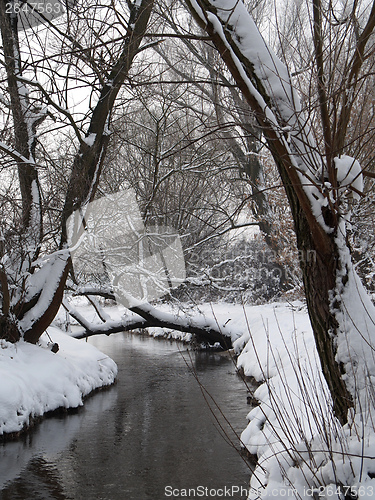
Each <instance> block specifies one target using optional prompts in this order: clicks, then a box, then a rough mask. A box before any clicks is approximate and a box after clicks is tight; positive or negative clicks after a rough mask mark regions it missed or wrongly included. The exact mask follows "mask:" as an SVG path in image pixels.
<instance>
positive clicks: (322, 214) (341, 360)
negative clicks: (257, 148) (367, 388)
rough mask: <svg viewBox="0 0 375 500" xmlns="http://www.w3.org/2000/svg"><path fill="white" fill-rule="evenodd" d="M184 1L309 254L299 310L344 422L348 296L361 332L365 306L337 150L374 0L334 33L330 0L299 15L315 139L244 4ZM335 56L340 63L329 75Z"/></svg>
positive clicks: (356, 170) (355, 356) (349, 169)
mask: <svg viewBox="0 0 375 500" xmlns="http://www.w3.org/2000/svg"><path fill="white" fill-rule="evenodd" d="M188 5H189V8H190V10H191V12H192V13H193V15H194V17H195V18H196V20H197V21H198V23H199V24H200V25H201V26H202V27H203V28H204V29H205V30H206V32H207V33H208V34H209V35H210V37H211V39H212V41H213V42H214V44H215V46H216V47H217V49H218V50H219V52H220V53H221V55H222V57H223V59H224V60H225V62H226V64H227V66H228V68H229V69H230V71H231V73H232V75H233V77H234V78H235V80H236V82H237V84H238V85H239V87H240V88H241V90H242V92H243V94H244V96H246V99H247V101H248V103H249V105H250V106H251V108H252V109H253V111H254V112H255V113H256V117H257V120H258V122H259V124H260V126H261V127H262V132H263V134H264V136H265V138H266V140H267V142H268V145H269V148H270V150H271V152H272V154H273V157H274V159H275V162H276V164H277V167H278V169H279V173H280V176H281V179H282V181H283V184H284V187H285V190H286V193H287V196H288V199H289V203H290V206H291V210H292V214H293V219H294V224H295V230H296V234H297V244H298V248H299V250H300V251H302V252H304V254H305V255H309V254H310V255H311V252H313V255H314V256H315V257H314V258H313V259H304V260H303V261H302V272H303V279H304V285H305V292H306V298H307V304H308V310H309V315H310V318H311V323H312V327H313V331H314V334H315V339H316V345H317V349H318V352H319V355H320V359H321V364H322V369H323V372H324V375H325V377H326V380H327V383H328V386H329V388H330V391H331V394H332V398H333V403H334V410H335V413H336V416H337V417H338V418H339V419H340V421H341V422H346V419H347V412H348V408H349V407H351V406H352V405H353V393H351V392H350V391H349V389H348V388H347V387H346V385H345V383H344V374H345V373H349V372H352V368H353V363H354V364H355V365H356V364H357V363H360V361H359V359H360V356H361V355H360V354H359V353H358V352H357V353H355V348H354V346H353V339H354V338H355V336H356V334H358V331H357V330H358V329H359V326H358V325H357V324H356V323H355V320H354V318H353V317H351V312H352V309H351V304H350V301H351V300H354V297H353V294H355V295H357V298H358V300H357V301H356V304H357V306H358V307H359V308H362V309H363V310H362V311H361V312H360V315H362V316H363V317H366V318H367V319H368V325H369V326H368V328H369V329H370V330H371V329H373V326H372V317H373V316H372V305H371V303H370V302H369V301H367V300H366V299H364V297H365V294H364V293H363V291H362V290H361V285H360V284H359V280H358V279H357V276H356V274H355V272H354V270H353V266H352V263H351V258H350V251H349V247H348V245H347V237H346V227H345V226H346V220H347V212H348V203H349V204H350V201H349V200H348V196H347V195H348V194H349V195H350V194H352V195H353V192H354V195H356V196H360V195H361V192H360V190H361V186H360V183H358V182H357V183H356V181H358V180H359V179H360V178H361V175H362V172H361V168H360V167H359V164H358V163H357V162H356V160H355V158H349V157H348V156H344V152H345V151H347V147H348V145H347V140H348V135H347V131H348V127H349V124H350V119H351V113H352V110H353V108H354V104H355V102H356V98H357V95H358V92H359V89H360V88H361V87H362V85H363V83H362V82H363V81H364V80H365V79H366V72H365V71H364V69H365V63H366V61H367V59H368V56H369V54H371V46H370V41H371V40H372V33H373V29H374V24H375V5H373V6H368V7H367V8H364V10H363V11H362V14H361V22H360V23H359V24H358V23H357V22H354V21H356V20H357V16H358V11H357V3H354V4H353V8H352V10H351V12H349V14H348V15H349V19H348V21H347V22H346V23H343V26H344V27H343V30H342V31H341V32H340V36H339V35H338V34H337V33H336V32H335V30H334V28H333V26H334V24H335V23H334V22H333V19H332V15H337V13H334V12H333V13H329V16H331V17H330V19H331V22H330V23H328V22H327V23H326V25H325V29H323V23H325V21H323V20H326V19H327V17H326V16H327V15H328V14H327V10H328V12H329V10H330V9H332V6H331V5H330V6H328V5H327V6H324V5H323V4H322V3H321V2H320V0H314V1H313V2H312V5H311V9H310V10H309V13H310V16H311V18H310V19H311V27H312V36H313V41H314V58H315V60H314V68H315V74H316V84H317V93H318V102H319V108H318V109H319V119H320V121H321V124H322V126H321V141H320V142H319V144H317V143H316V141H315V140H314V137H313V136H312V134H311V132H310V130H311V124H310V123H309V121H308V120H307V118H306V117H305V114H304V112H303V110H302V109H301V104H300V99H299V97H298V95H297V93H296V91H295V89H294V85H293V84H292V79H291V76H290V73H289V72H288V70H287V68H286V66H285V65H284V64H283V63H282V62H281V61H280V60H279V59H278V58H277V57H276V55H275V54H274V53H273V51H272V50H271V49H270V47H269V46H267V44H266V42H265V41H264V39H263V38H262V37H261V35H260V34H259V31H258V29H257V28H256V26H255V24H254V22H253V20H252V18H251V16H250V14H249V13H248V11H247V10H246V8H245V7H244V5H243V4H242V3H241V2H232V1H227V2H225V3H221V4H220V5H217V4H216V3H215V2H210V0H198V2H196V3H189V2H188ZM325 9H327V10H325ZM336 26H337V23H336ZM327 29H330V30H331V31H330V33H335V35H336V37H335V40H336V41H338V40H340V37H341V43H340V44H332V36H331V37H328V36H327V31H326V30H327ZM341 56H343V57H342V58H341V59H342V61H343V65H342V66H340V69H339V70H338V71H337V72H334V71H333V68H334V65H335V64H336V62H337V58H338V57H341ZM351 140H353V139H352V138H351ZM349 297H350V298H349ZM357 312H358V311H357ZM356 317H358V316H357V314H356ZM365 334H366V332H361V334H360V335H365ZM367 334H368V333H367ZM343 339H346V340H343ZM339 342H341V348H342V343H345V342H346V349H344V351H345V354H344V353H343V352H341V351H340V352H338V345H339ZM354 342H356V341H355V340H354Z"/></svg>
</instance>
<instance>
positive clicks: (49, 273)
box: [0, 0, 153, 343]
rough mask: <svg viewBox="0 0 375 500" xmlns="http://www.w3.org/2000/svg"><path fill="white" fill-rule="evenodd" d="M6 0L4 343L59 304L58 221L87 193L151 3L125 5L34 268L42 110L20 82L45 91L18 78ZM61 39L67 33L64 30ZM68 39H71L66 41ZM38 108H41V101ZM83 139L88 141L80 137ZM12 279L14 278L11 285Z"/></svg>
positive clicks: (66, 265) (0, 315) (2, 26)
mask: <svg viewBox="0 0 375 500" xmlns="http://www.w3.org/2000/svg"><path fill="white" fill-rule="evenodd" d="M8 5H9V2H7V1H5V0H0V30H1V36H2V41H3V51H4V60H5V61H4V62H5V69H6V74H7V83H8V91H9V95H10V108H11V112H12V117H13V129H14V136H15V141H14V143H15V148H14V149H13V148H9V151H8V149H7V148H5V152H7V153H9V154H10V156H11V157H12V158H14V159H16V161H17V165H18V173H19V184H20V191H21V197H22V210H23V212H22V229H23V233H24V234H23V235H22V238H21V239H20V241H21V243H20V245H19V246H20V248H16V249H10V250H9V251H8V253H12V255H7V257H8V258H7V260H6V262H7V263H8V264H7V266H3V265H2V264H1V267H0V286H1V296H2V302H1V311H0V337H1V338H3V339H5V340H9V341H11V342H16V341H17V340H19V338H20V337H23V338H24V339H25V340H27V341H29V342H31V343H36V342H37V341H38V339H39V337H40V336H41V335H42V333H43V332H44V331H45V329H46V328H47V327H48V326H49V325H50V323H51V322H52V321H53V319H54V317H55V315H56V313H57V311H58V309H59V307H60V305H61V302H62V298H63V290H64V286H65V281H66V278H67V275H68V272H69V269H70V266H71V259H70V254H69V249H68V248H67V238H66V230H65V222H66V220H67V218H68V217H69V215H71V213H72V212H73V210H76V209H78V208H80V207H82V206H83V205H84V204H85V203H88V202H90V201H91V200H92V198H93V197H94V195H95V191H96V188H97V185H98V181H99V177H100V170H101V166H102V162H103V159H104V156H105V152H106V147H107V144H108V140H109V135H108V134H109V132H108V127H109V122H110V116H111V113H112V110H113V107H114V105H115V101H116V98H117V96H118V93H119V91H120V89H121V87H122V86H123V84H124V81H125V80H126V78H127V75H128V73H129V69H130V67H131V64H132V62H133V60H134V58H135V57H136V55H137V54H138V52H139V48H140V44H141V41H142V39H143V37H144V34H145V31H146V27H147V24H148V20H149V18H150V15H151V11H152V6H153V0H142V1H141V2H134V3H131V2H130V3H129V8H130V16H129V27H128V30H127V33H126V35H124V40H123V46H122V51H121V52H120V53H119V54H118V55H117V58H116V54H114V55H113V60H114V63H113V66H112V69H111V71H110V72H109V74H108V75H107V79H106V81H105V83H104V84H103V86H102V91H101V93H100V96H99V100H98V103H97V105H96V107H95V108H94V110H93V113H92V117H91V121H90V126H89V129H88V132H87V134H86V138H81V137H80V148H79V150H78V152H77V154H76V157H75V160H74V164H73V168H72V174H71V179H70V183H69V187H68V191H67V194H66V199H65V206H64V209H63V212H62V245H61V249H60V250H58V251H57V252H55V253H54V254H52V255H50V256H48V257H47V258H45V259H44V261H42V259H39V263H38V266H36V265H35V260H36V257H37V256H38V253H39V250H40V245H41V241H42V207H41V194H40V184H39V181H38V166H37V164H36V162H35V161H34V152H35V148H36V144H37V135H36V130H37V127H38V125H40V124H41V122H42V121H43V120H44V119H45V118H46V113H44V114H41V113H40V112H38V109H37V108H36V107H35V106H34V107H33V106H31V105H30V102H29V100H28V97H27V96H28V86H29V85H34V86H36V87H37V88H38V89H39V90H40V92H41V94H42V95H44V96H47V100H48V102H49V104H51V103H52V102H53V101H52V99H51V98H50V96H48V94H47V92H46V91H45V89H44V88H43V87H42V85H41V84H39V83H38V82H35V81H28V80H27V79H25V78H24V77H23V75H22V71H21V68H22V61H21V60H20V57H21V56H20V54H22V51H21V50H20V44H19V40H18V30H17V15H13V14H9V13H7V11H8V10H9V9H7V6H8ZM46 22H48V20H46ZM67 37H68V38H69V35H67ZM71 42H72V44H75V43H76V41H75V40H73V39H71ZM82 52H83V51H82ZM41 104H42V102H41ZM40 107H41V108H45V106H40ZM57 107H58V106H57ZM34 108H35V109H34ZM59 109H60V108H59ZM67 113H68V112H67V111H65V112H64V114H67ZM77 130H78V129H77ZM78 135H79V132H78ZM87 137H89V139H90V140H87ZM3 151H4V148H3ZM0 257H4V255H0ZM14 283H17V286H15V285H14ZM10 284H12V286H11V285H10ZM10 290H12V293H10Z"/></svg>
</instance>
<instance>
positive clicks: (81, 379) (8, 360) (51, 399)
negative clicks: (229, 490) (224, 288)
mask: <svg viewBox="0 0 375 500" xmlns="http://www.w3.org/2000/svg"><path fill="white" fill-rule="evenodd" d="M162 307H166V306H162ZM79 309H80V311H81V312H82V314H85V316H88V315H89V314H90V313H89V310H88V308H87V306H85V305H84V304H82V303H80V304H79ZM169 311H170V309H169ZM172 312H173V311H172ZM186 312H188V313H189V314H194V311H193V310H191V309H190V310H189V308H187V309H186V311H185V313H186ZM196 312H199V313H200V314H202V313H203V314H204V315H205V316H206V317H210V318H212V319H213V320H215V321H216V322H217V323H218V324H221V325H224V326H223V328H225V329H226V334H227V335H231V336H232V339H233V342H234V350H235V352H236V354H238V356H239V357H238V359H237V366H238V368H240V369H241V370H242V371H243V372H244V373H245V375H247V376H251V377H254V378H255V379H256V380H257V381H258V382H259V383H260V384H261V385H260V386H259V387H258V389H257V390H256V391H255V393H254V394H253V396H254V397H255V399H256V400H258V401H259V406H256V407H255V408H253V409H252V410H251V411H250V413H249V415H248V420H249V422H248V425H247V426H246V422H245V421H244V426H243V428H244V431H243V433H242V436H241V440H242V445H243V446H244V447H246V448H247V450H248V451H249V452H250V453H252V454H255V455H256V456H257V458H258V466H257V468H256V469H255V471H254V474H253V476H252V478H251V488H250V490H249V492H250V495H249V498H251V499H254V500H255V499H259V498H270V499H271V498H275V497H276V498H281V497H284V496H288V498H297V499H301V498H303V499H304V498H306V499H307V498H330V499H337V500H338V499H343V498H374V497H375V454H374V451H373V450H374V449H375V430H374V429H375V424H374V423H373V422H374V413H375V412H374V411H373V407H374V398H373V394H374V391H373V388H372V384H370V385H369V387H368V392H367V394H368V400H364V399H363V400H362V401H363V402H364V403H365V404H366V407H363V408H362V411H357V414H356V415H354V414H353V418H352V419H351V420H350V421H349V423H348V424H347V425H346V426H345V427H342V426H340V424H339V423H338V422H337V421H336V419H335V418H334V416H333V413H332V402H331V397H330V394H329V392H328V390H327V386H326V383H325V380H324V377H323V375H322V370H321V367H320V362H319V359H318V356H317V353H316V348H315V343H314V338H313V334H312V330H311V325H310V321H309V318H308V314H307V310H306V307H305V306H304V304H303V303H301V302H296V303H293V304H287V303H283V304H281V303H279V304H266V305H262V306H246V307H242V306H240V305H234V304H224V303H220V304H213V305H212V304H204V305H201V306H199V308H198V309H197V310H196ZM106 313H108V314H109V315H110V316H111V317H113V318H114V319H116V318H119V317H121V316H122V314H124V311H123V310H122V309H121V308H117V307H110V308H106ZM91 314H93V316H92V317H91V318H90V320H92V321H95V313H91ZM176 314H177V313H176ZM60 320H62V318H60ZM57 323H58V322H57ZM75 328H80V327H79V326H78V325H77V326H76V327H74V328H73V330H75ZM149 334H150V335H153V336H160V335H165V336H167V337H169V338H180V340H184V341H188V340H189V335H188V334H181V333H179V332H173V331H169V332H168V331H165V330H162V329H160V328H154V329H152V328H150V329H149ZM73 335H74V332H73ZM51 342H52V343H57V344H59V347H60V349H59V351H58V352H57V353H56V354H54V353H53V352H51V350H50V348H51ZM48 343H49V344H50V345H48ZM0 347H1V349H0V376H1V379H2V383H1V384H0V433H1V434H3V433H9V432H19V431H20V430H22V429H23V428H24V427H25V426H27V425H28V423H29V421H30V418H35V417H39V416H41V415H43V413H45V412H48V411H51V410H55V409H57V408H59V407H64V408H69V407H77V406H79V405H82V401H83V398H84V397H85V396H86V395H88V394H89V393H90V392H91V391H93V390H94V389H96V388H99V387H102V386H105V385H108V384H111V383H112V382H113V381H114V379H115V377H116V373H117V367H116V365H115V363H114V362H113V361H112V360H111V359H110V358H108V357H107V356H105V355H103V354H102V353H101V352H99V351H98V350H97V349H95V348H94V347H93V346H91V345H90V344H88V343H86V342H85V341H84V340H76V339H74V338H72V337H69V336H68V335H66V334H64V333H62V331H61V330H59V329H58V328H57V327H51V328H49V329H48V334H45V335H44V336H43V337H42V345H41V346H34V345H30V344H26V343H24V342H19V343H17V344H15V345H14V344H9V343H6V342H1V344H0ZM369 381H370V379H369ZM238 404H239V405H241V404H243V402H241V401H239V403H238ZM228 418H229V421H230V415H229V416H228ZM340 485H341V486H340ZM313 489H314V490H313ZM314 495H315V497H314ZM345 495H346V496H345ZM348 495H352V496H348Z"/></svg>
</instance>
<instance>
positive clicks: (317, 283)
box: [187, 0, 353, 424]
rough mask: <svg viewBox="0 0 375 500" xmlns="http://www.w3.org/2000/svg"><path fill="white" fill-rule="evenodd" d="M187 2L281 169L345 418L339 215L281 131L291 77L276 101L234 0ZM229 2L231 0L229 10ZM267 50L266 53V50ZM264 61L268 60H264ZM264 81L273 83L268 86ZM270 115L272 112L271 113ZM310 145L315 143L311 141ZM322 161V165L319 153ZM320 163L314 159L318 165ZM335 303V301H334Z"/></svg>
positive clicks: (319, 343)
mask: <svg viewBox="0 0 375 500" xmlns="http://www.w3.org/2000/svg"><path fill="white" fill-rule="evenodd" d="M187 4H188V6H189V9H190V11H191V13H192V14H193V16H194V18H195V19H196V21H197V22H198V24H199V25H200V26H201V27H202V28H203V29H204V30H205V31H206V32H207V34H208V35H209V36H210V37H211V40H212V42H213V43H214V44H215V46H216V48H217V50H218V51H219V52H220V54H221V56H222V58H223V60H224V61H225V63H226V65H227V67H228V69H229V70H230V72H231V73H232V76H233V78H234V79H235V81H236V83H237V85H238V86H239V88H240V89H241V91H242V93H243V95H244V97H245V98H246V100H247V102H248V104H249V106H250V107H251V108H252V110H253V111H254V113H255V116H256V119H257V121H258V123H259V125H260V127H261V130H262V132H263V134H264V136H265V138H266V140H267V143H268V146H269V149H270V151H271V153H272V155H273V157H274V160H275V162H276V165H277V168H278V170H279V174H280V177H281V179H282V182H283V185H284V187H285V190H286V194H287V197H288V201H289V204H290V208H291V211H292V215H293V220H294V226H295V231H296V236H297V247H298V250H299V252H300V255H301V257H302V258H301V267H302V273H303V281H304V286H305V293H306V300H307V306H308V312H309V316H310V320H311V325H312V328H313V332H314V337H315V342H316V347H317V351H318V354H319V357H320V361H321V365H322V370H323V373H324V376H325V379H326V381H327V384H328V387H329V390H330V393H331V395H332V400H333V408H334V413H335V415H336V417H337V418H338V419H339V421H340V422H341V423H342V424H344V423H345V422H346V421H347V413H348V409H349V408H350V407H351V406H353V399H352V396H351V394H350V393H349V391H348V389H347V387H346V386H345V383H344V381H343V377H342V376H343V367H342V366H340V365H339V363H338V362H337V361H336V352H337V348H336V343H335V339H336V336H337V333H338V329H339V326H340V325H339V324H338V322H337V319H336V313H335V310H334V307H333V306H335V304H334V305H332V303H331V302H332V299H331V293H332V292H333V291H334V290H335V289H336V287H337V277H338V273H339V272H340V273H341V271H342V269H341V266H342V264H341V258H340V252H339V248H338V246H337V241H336V237H337V231H338V230H339V227H338V221H339V217H338V214H337V213H336V212H335V211H334V207H332V206H331V205H330V203H329V198H328V196H327V199H326V200H325V201H326V202H327V203H326V205H327V206H326V207H323V209H322V213H321V215H322V219H324V220H320V221H318V220H317V215H316V213H315V212H314V210H313V207H312V201H311V198H309V197H308V194H307V191H306V190H305V187H304V185H303V184H302V180H301V175H300V172H299V171H298V169H297V167H296V163H295V158H298V154H299V151H298V148H297V150H293V138H292V140H291V141H288V140H287V139H286V138H285V136H284V135H283V133H282V131H283V130H285V129H287V128H289V126H290V125H289V122H288V120H284V117H283V109H282V106H284V105H286V106H290V109H294V106H297V105H296V104H295V102H293V98H291V95H293V93H292V92H289V89H292V84H291V82H290V81H286V80H284V79H283V80H281V76H280V82H279V85H280V86H279V87H278V88H277V90H278V91H279V93H282V90H280V88H281V89H286V90H285V94H284V95H283V96H282V97H281V98H280V96H279V101H277V99H276V97H275V95H273V94H272V85H271V84H269V82H268V81H267V77H264V74H262V73H260V72H257V70H256V64H255V63H254V62H253V61H252V60H249V59H248V57H247V56H246V55H245V54H246V50H245V49H243V46H242V38H243V32H241V35H239V34H237V33H236V25H235V22H234V21H233V23H234V24H231V23H232V19H231V15H232V14H233V12H234V10H235V9H236V8H237V5H238V2H237V3H236V4H235V5H234V3H233V2H228V7H227V8H226V9H224V8H222V9H221V10H220V9H219V8H216V6H215V3H214V1H212V2H211V1H210V0H197V3H194V4H193V3H190V1H189V0H187ZM229 4H231V5H232V6H233V7H232V9H233V10H232V11H231V8H230V6H229ZM230 12H232V14H230ZM228 13H229V14H228ZM228 15H229V21H228ZM241 16H242V18H241V21H242V20H243V18H244V17H245V16H248V17H249V21H251V22H252V20H251V18H250V15H249V14H248V13H247V12H246V11H245V9H244V8H243V9H242V10H241ZM233 17H234V16H233ZM218 22H219V23H220V28H218V27H217V24H216V23H218ZM242 28H243V25H242ZM220 29H222V32H220ZM249 29H250V24H249ZM254 35H255V37H257V40H256V41H255V40H254V42H253V43H254V44H255V46H257V45H256V44H259V43H261V44H263V47H266V44H265V42H264V41H263V39H262V38H261V35H260V34H259V33H258V32H257V33H254ZM246 48H247V47H246ZM255 52H256V51H255ZM265 53H266V54H267V52H266V51H265ZM269 54H270V59H271V63H270V65H271V67H266V70H265V73H266V74H267V72H268V75H270V76H269V78H274V77H275V76H278V75H279V73H278V70H279V68H280V66H281V63H280V65H279V61H278V60H277V58H276V56H274V55H273V54H272V52H271V51H270V52H269ZM275 61H277V62H275ZM257 63H258V65H259V61H257ZM268 63H269V61H268ZM265 64H266V65H267V63H265ZM272 64H274V67H272ZM267 85H269V86H271V91H270V89H269V86H268V87H267ZM275 93H276V92H275ZM279 106H280V107H279ZM271 115H273V117H270V116H271ZM295 115H296V116H298V117H297V119H296V125H295V127H298V126H299V124H300V123H301V126H306V124H305V123H304V122H303V121H302V120H301V118H300V117H299V112H298V111H295ZM276 120H277V124H276V123H275V121H276ZM293 134H294V137H295V138H296V139H297V140H298V137H299V134H300V137H301V140H302V142H303V145H304V146H305V148H306V156H309V155H311V157H312V158H313V160H312V163H314V161H316V157H317V156H316V150H314V151H313V150H312V149H311V150H309V143H308V141H307V140H306V136H305V135H304V134H305V132H304V130H303V129H301V130H300V131H299V130H298V129H296V130H293ZM312 147H313V145H311V148H312ZM304 161H305V162H306V158H302V159H301V163H302V164H303V162H304ZM321 165H323V159H322V160H321ZM319 166H320V165H316V167H315V168H316V170H317V169H318V168H319ZM310 175H311V178H310V180H309V177H308V175H305V177H304V182H306V183H308V184H314V183H315V182H316V181H315V179H313V176H314V173H313V172H311V174H310ZM320 188H321V191H320V192H319V195H320V197H321V199H322V200H324V199H325V196H326V195H325V193H324V186H321V187H320ZM344 276H345V273H344ZM344 280H345V277H344ZM337 307H339V305H338V304H337Z"/></svg>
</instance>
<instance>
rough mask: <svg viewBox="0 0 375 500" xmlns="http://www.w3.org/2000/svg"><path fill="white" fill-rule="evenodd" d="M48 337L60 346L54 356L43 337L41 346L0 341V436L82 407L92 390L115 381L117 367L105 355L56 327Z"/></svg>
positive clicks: (44, 336) (52, 328)
mask: <svg viewBox="0 0 375 500" xmlns="http://www.w3.org/2000/svg"><path fill="white" fill-rule="evenodd" d="M48 333H49V336H50V337H51V339H52V341H53V342H56V343H57V344H58V345H59V347H60V349H59V351H58V352H57V353H56V354H54V353H53V352H51V350H50V349H49V347H48V346H47V344H48V342H50V339H49V338H48V335H47V334H44V335H43V336H42V337H41V343H40V345H32V344H29V343H26V342H23V341H20V342H17V343H16V344H11V343H9V342H5V341H3V340H1V341H0V378H1V381H2V382H1V384H0V435H2V434H4V433H11V432H19V431H21V430H22V429H23V428H24V427H26V426H27V425H28V424H29V423H30V420H31V419H32V418H35V417H39V416H41V415H43V414H44V413H46V412H48V411H53V410H56V409H57V408H60V407H63V408H76V407H78V406H81V405H82V404H83V403H82V401H83V398H84V397H85V396H87V395H88V394H89V393H90V392H91V391H93V390H94V389H97V388H99V387H103V386H106V385H110V384H112V383H113V382H114V379H115V377H116V374H117V366H116V364H115V362H114V361H112V360H111V359H110V358H109V357H108V356H106V355H104V354H103V353H101V352H100V351H98V350H97V349H96V348H95V347H93V346H92V345H90V344H87V343H85V342H84V341H79V340H76V339H74V338H71V337H69V336H68V335H66V334H64V333H63V332H62V331H61V330H59V329H58V328H54V327H51V328H49V329H48Z"/></svg>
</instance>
